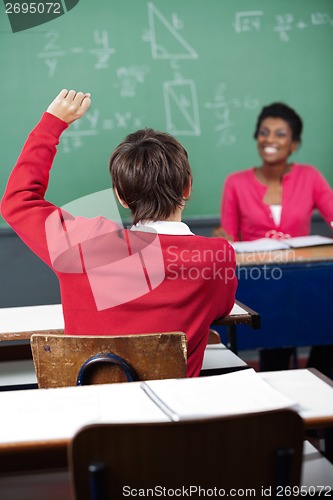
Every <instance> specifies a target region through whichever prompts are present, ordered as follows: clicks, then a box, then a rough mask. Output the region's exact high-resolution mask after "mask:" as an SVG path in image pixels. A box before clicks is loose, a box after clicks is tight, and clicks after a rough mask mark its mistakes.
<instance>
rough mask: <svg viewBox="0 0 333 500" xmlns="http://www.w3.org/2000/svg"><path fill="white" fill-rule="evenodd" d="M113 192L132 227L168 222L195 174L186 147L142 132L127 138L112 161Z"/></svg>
mask: <svg viewBox="0 0 333 500" xmlns="http://www.w3.org/2000/svg"><path fill="white" fill-rule="evenodd" d="M110 174H111V178H112V184H113V188H114V189H117V191H118V195H119V196H120V198H121V199H122V200H123V201H124V202H125V203H127V205H128V206H129V208H130V210H131V213H132V216H133V223H134V224H137V223H138V222H139V221H147V220H150V221H157V220H165V219H167V218H168V217H169V216H170V215H172V214H173V213H174V212H175V211H176V209H177V208H179V207H181V206H182V204H183V203H184V199H183V192H184V189H186V187H187V186H188V185H189V183H192V172H191V167H190V165H189V162H188V155H187V152H186V150H185V149H184V147H183V146H182V145H181V144H180V143H179V142H178V141H177V140H176V139H175V138H174V137H173V136H171V135H169V134H166V133H164V132H158V131H156V130H153V129H149V128H148V129H143V130H138V131H137V132H134V133H133V134H130V135H128V136H127V137H126V138H125V139H124V141H123V142H122V143H121V144H119V146H117V148H116V149H115V150H114V152H113V153H112V155H111V159H110Z"/></svg>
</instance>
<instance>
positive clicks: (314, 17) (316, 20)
mask: <svg viewBox="0 0 333 500" xmlns="http://www.w3.org/2000/svg"><path fill="white" fill-rule="evenodd" d="M311 23H312V24H313V25H314V26H323V25H328V26H333V19H332V17H331V16H330V15H329V14H327V13H326V12H312V14H311Z"/></svg>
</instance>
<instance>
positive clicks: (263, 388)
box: [141, 369, 295, 421]
mask: <svg viewBox="0 0 333 500" xmlns="http://www.w3.org/2000/svg"><path fill="white" fill-rule="evenodd" d="M141 386H142V388H143V390H144V391H145V392H146V393H147V395H148V396H149V397H150V398H151V399H153V400H154V401H155V403H156V404H157V405H158V406H159V407H160V408H161V409H162V410H163V411H164V412H165V413H166V414H168V416H169V418H170V419H171V420H175V421H176V420H182V419H191V418H200V417H202V418H204V417H213V416H223V415H233V414H240V413H250V412H258V411H268V410H275V409H278V408H292V407H294V406H295V403H294V401H292V400H291V399H289V398H287V397H286V396H284V395H283V394H281V393H280V392H278V391H276V390H275V389H273V388H272V387H270V386H269V384H267V383H266V382H264V381H263V380H262V379H261V378H260V377H259V376H258V375H257V374H256V372H255V371H254V370H252V369H249V370H241V371H238V372H233V373H228V374H226V375H216V376H212V377H202V378H192V379H168V380H152V381H147V382H143V383H142V384H141Z"/></svg>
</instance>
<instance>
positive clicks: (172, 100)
mask: <svg viewBox="0 0 333 500" xmlns="http://www.w3.org/2000/svg"><path fill="white" fill-rule="evenodd" d="M163 95H164V104H165V114H166V128H167V130H168V132H170V133H171V134H174V135H200V134H201V130H200V120H199V110H198V99H197V93H196V88H195V84H194V82H193V81H192V80H182V81H176V80H175V81H170V82H164V84H163Z"/></svg>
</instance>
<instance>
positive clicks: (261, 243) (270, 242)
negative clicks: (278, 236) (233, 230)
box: [229, 238, 289, 253]
mask: <svg viewBox="0 0 333 500" xmlns="http://www.w3.org/2000/svg"><path fill="white" fill-rule="evenodd" d="M229 243H230V245H231V246H232V247H233V248H234V250H235V252H239V253H241V252H270V251H273V250H286V249H288V248H289V245H288V244H287V243H286V240H274V239H272V238H260V239H259V240H252V241H235V242H229Z"/></svg>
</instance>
